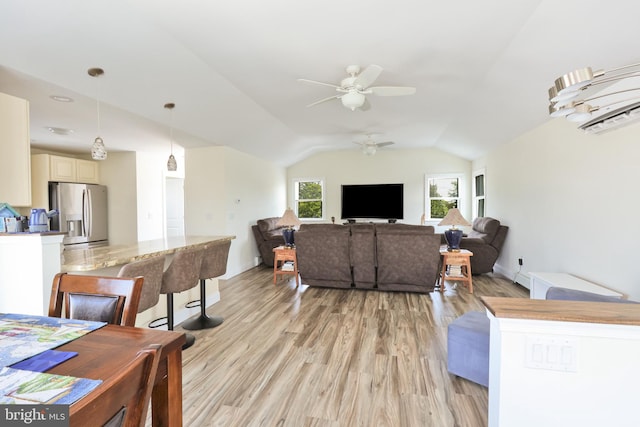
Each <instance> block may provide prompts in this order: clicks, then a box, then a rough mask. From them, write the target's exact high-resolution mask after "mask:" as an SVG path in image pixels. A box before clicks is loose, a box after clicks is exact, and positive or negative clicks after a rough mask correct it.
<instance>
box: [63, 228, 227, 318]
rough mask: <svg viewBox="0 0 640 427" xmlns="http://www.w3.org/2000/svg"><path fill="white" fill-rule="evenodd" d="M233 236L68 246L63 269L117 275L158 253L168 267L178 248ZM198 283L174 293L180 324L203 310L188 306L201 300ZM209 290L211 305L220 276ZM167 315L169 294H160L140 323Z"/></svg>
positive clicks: (216, 298)
mask: <svg viewBox="0 0 640 427" xmlns="http://www.w3.org/2000/svg"><path fill="white" fill-rule="evenodd" d="M233 239H235V236H174V237H167V238H166V239H155V240H146V241H142V242H137V243H133V244H130V245H110V246H98V247H94V248H84V249H69V248H68V247H65V250H64V251H63V252H62V265H61V271H64V272H67V273H70V274H89V275H100V276H116V275H117V274H118V272H119V271H120V268H121V267H122V266H123V265H124V264H128V263H130V262H134V261H140V260H143V259H147V258H151V257H154V256H164V257H165V268H166V267H167V266H168V265H169V263H170V262H171V259H172V258H173V254H174V253H175V252H176V251H179V250H181V249H185V248H191V247H197V246H204V245H206V244H208V243H212V242H222V241H228V240H233ZM196 285H197V284H196V283H194V287H193V288H192V289H189V290H187V291H184V292H180V293H179V294H175V295H174V304H175V312H174V318H175V323H176V324H178V323H180V322H182V321H184V320H186V319H188V318H189V317H191V316H193V315H196V314H197V313H199V311H200V309H199V306H197V305H196V306H194V307H187V305H189V303H190V302H192V301H195V300H199V299H200V292H199V287H198V286H196ZM206 290H207V297H206V302H205V304H206V306H207V307H209V306H211V305H213V304H215V303H216V302H218V301H220V292H219V290H218V279H217V278H213V279H207V285H206ZM166 314H167V307H166V297H165V296H164V295H160V301H159V302H158V304H156V306H154V307H151V308H150V309H148V310H145V311H144V312H142V313H139V314H138V316H137V318H136V326H141V327H145V326H147V325H148V324H149V323H150V322H152V321H153V320H154V319H158V318H161V317H165V316H166Z"/></svg>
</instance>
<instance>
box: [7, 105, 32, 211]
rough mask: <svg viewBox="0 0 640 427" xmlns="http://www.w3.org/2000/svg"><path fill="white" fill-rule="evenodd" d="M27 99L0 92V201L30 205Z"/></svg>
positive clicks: (17, 204) (13, 204)
mask: <svg viewBox="0 0 640 427" xmlns="http://www.w3.org/2000/svg"><path fill="white" fill-rule="evenodd" d="M29 145H30V141H29V102H27V101H25V100H24V99H20V98H16V97H14V96H11V95H6V94H4V93H0V153H2V155H1V157H0V158H2V164H1V165H0V182H2V183H4V184H3V185H1V186H0V202H5V203H9V204H10V205H12V206H31V166H30V165H31V162H30V161H29V156H30V146H29Z"/></svg>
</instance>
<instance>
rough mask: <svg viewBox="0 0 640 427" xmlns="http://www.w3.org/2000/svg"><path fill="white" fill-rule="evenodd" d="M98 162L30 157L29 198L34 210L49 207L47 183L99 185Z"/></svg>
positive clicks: (46, 155) (48, 156)
mask: <svg viewBox="0 0 640 427" xmlns="http://www.w3.org/2000/svg"><path fill="white" fill-rule="evenodd" d="M99 173H100V170H99V168H98V162H94V161H91V160H82V159H74V158H71V157H64V156H54V155H51V154H34V155H32V156H31V198H32V206H33V207H34V208H45V209H46V208H48V207H49V181H60V182H80V183H83V184H99V183H100V182H99Z"/></svg>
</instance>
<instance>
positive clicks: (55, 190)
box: [49, 182, 108, 246]
mask: <svg viewBox="0 0 640 427" xmlns="http://www.w3.org/2000/svg"><path fill="white" fill-rule="evenodd" d="M49 208H50V209H57V210H58V212H59V214H58V215H57V216H54V217H53V218H51V226H50V229H51V230H58V231H62V232H66V233H67V235H66V236H65V237H64V240H63V241H62V243H63V244H64V245H78V246H80V245H83V246H98V245H106V244H107V243H108V242H107V239H108V235H107V187H105V186H104V185H95V184H73V183H67V182H50V183H49Z"/></svg>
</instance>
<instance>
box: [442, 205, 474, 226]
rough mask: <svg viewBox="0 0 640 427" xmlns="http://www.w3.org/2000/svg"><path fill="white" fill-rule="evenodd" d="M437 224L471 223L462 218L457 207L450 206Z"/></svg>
mask: <svg viewBox="0 0 640 427" xmlns="http://www.w3.org/2000/svg"><path fill="white" fill-rule="evenodd" d="M438 225H451V226H453V227H455V226H456V225H471V224H469V221H467V220H466V219H464V217H463V216H462V214H461V213H460V211H459V210H458V208H451V209H449V212H447V214H446V215H445V216H444V218H442V221H440V222H439V223H438Z"/></svg>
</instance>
